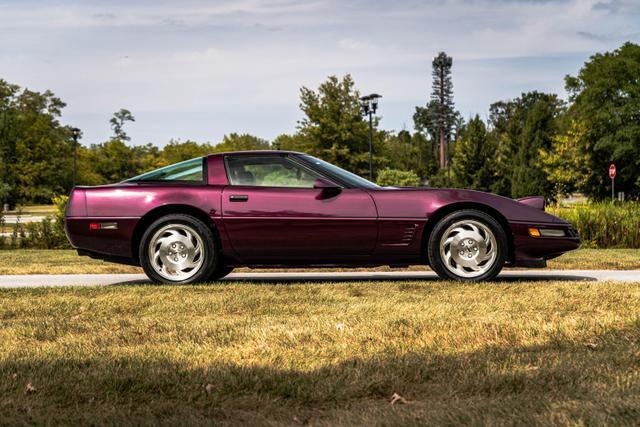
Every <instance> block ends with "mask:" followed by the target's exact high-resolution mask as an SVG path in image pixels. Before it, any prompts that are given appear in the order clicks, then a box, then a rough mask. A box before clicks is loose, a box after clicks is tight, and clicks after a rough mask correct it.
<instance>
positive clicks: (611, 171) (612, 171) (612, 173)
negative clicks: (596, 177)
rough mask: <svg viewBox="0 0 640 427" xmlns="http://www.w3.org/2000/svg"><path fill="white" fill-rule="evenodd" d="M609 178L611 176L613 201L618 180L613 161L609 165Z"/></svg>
mask: <svg viewBox="0 0 640 427" xmlns="http://www.w3.org/2000/svg"><path fill="white" fill-rule="evenodd" d="M609 178H611V201H612V202H613V201H614V199H615V181H616V165H614V164H613V163H611V166H609Z"/></svg>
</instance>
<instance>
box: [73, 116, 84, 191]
mask: <svg viewBox="0 0 640 427" xmlns="http://www.w3.org/2000/svg"><path fill="white" fill-rule="evenodd" d="M81 136H82V131H80V129H78V128H71V138H73V180H72V183H73V186H72V187H75V186H76V163H77V159H78V139H80V137H81Z"/></svg>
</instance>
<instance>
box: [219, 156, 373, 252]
mask: <svg viewBox="0 0 640 427" xmlns="http://www.w3.org/2000/svg"><path fill="white" fill-rule="evenodd" d="M225 165H226V168H227V175H228V177H229V183H230V185H229V186H228V187H225V188H224V190H223V193H222V217H223V222H224V227H225V230H226V232H227V235H228V237H229V240H230V242H231V245H232V247H233V249H234V251H235V252H236V254H237V255H238V256H239V257H240V259H242V260H243V261H244V262H248V263H260V262H264V263H278V264H288V263H295V262H305V263H317V264H321V263H343V262H344V263H348V262H349V261H350V260H357V259H362V258H366V257H368V256H369V255H370V254H371V253H372V252H373V250H374V248H375V245H376V239H377V232H378V231H377V211H376V208H375V204H374V202H373V199H372V198H371V196H370V195H369V194H368V193H367V192H366V191H363V190H360V189H349V188H340V187H339V186H337V185H335V187H334V188H314V183H316V180H317V179H319V178H324V177H322V176H320V175H319V174H318V173H317V172H315V171H313V170H311V169H309V168H308V167H307V166H305V165H302V164H300V163H298V162H296V161H295V160H294V159H292V158H290V157H289V156H287V155H279V154H262V155H229V156H227V157H226V158H225ZM326 182H327V181H325V183H326Z"/></svg>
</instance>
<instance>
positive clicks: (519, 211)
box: [370, 187, 568, 225]
mask: <svg viewBox="0 0 640 427" xmlns="http://www.w3.org/2000/svg"><path fill="white" fill-rule="evenodd" d="M370 193H371V194H372V197H373V198H374V200H375V201H376V205H377V206H378V208H379V210H382V212H380V215H381V216H391V217H402V216H407V215H411V216H414V215H416V216H417V215H419V216H423V215H425V214H426V215H427V216H430V215H432V214H433V213H434V212H435V211H437V210H438V209H440V208H443V207H445V206H447V205H451V204H460V205H464V204H482V205H485V206H488V207H490V208H493V209H495V210H497V211H498V212H500V213H501V214H502V215H503V216H504V217H505V218H506V219H507V220H508V221H510V222H523V223H540V224H564V225H568V223H567V222H566V221H564V220H562V219H560V218H557V217H555V216H553V215H550V214H548V213H546V212H544V199H543V198H541V197H539V196H530V197H525V198H523V199H519V200H514V199H510V198H508V197H503V196H498V195H496V194H491V193H485V192H482V191H475V190H465V189H459V188H399V187H383V188H380V189H376V190H372V191H370ZM403 211H404V212H403Z"/></svg>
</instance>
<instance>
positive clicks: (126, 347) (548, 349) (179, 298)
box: [0, 281, 640, 426]
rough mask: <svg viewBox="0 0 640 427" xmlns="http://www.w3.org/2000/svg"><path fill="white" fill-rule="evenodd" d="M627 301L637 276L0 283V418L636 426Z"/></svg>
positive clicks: (638, 410) (634, 317)
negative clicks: (621, 279)
mask: <svg viewBox="0 0 640 427" xmlns="http://www.w3.org/2000/svg"><path fill="white" fill-rule="evenodd" d="M639 313H640V284H635V283H626V284H625V283H586V282H536V283H499V284H458V283H453V282H417V281H403V282H367V283H349V284H345V283H343V284H335V283H313V284H304V283H299V284H246V283H242V284H240V283H237V284H236V283H229V284H223V285H222V284H220V285H209V286H206V285H201V286H116V287H108V288H97V287H96V288H65V289H58V288H48V289H17V290H0V321H1V322H2V327H1V328H0V343H2V345H0V419H1V420H0V424H6V425H25V424H30V425H31V424H36V425H44V424H47V425H49V424H52V425H58V424H82V425H90V424H93V425H95V424H109V425H123V424H124V425H151V424H180V425H198V424H208V425H211V424H218V425H237V424H249V425H283V424H284V425H298V424H306V423H308V424H310V425H332V426H333V425H353V424H367V425H369V424H378V425H444V424H446V425H462V424H466V425H468V424H475V425H481V424H482V425H558V424H564V425H605V424H609V425H610V424H617V425H635V424H637V423H638V420H640V381H639V380H640V314H639ZM28 385H30V386H29V387H28ZM394 393H398V394H399V395H400V396H402V397H403V398H404V399H406V401H407V402H406V403H396V404H393V405H392V404H391V403H390V398H391V396H392V395H393V394H394Z"/></svg>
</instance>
